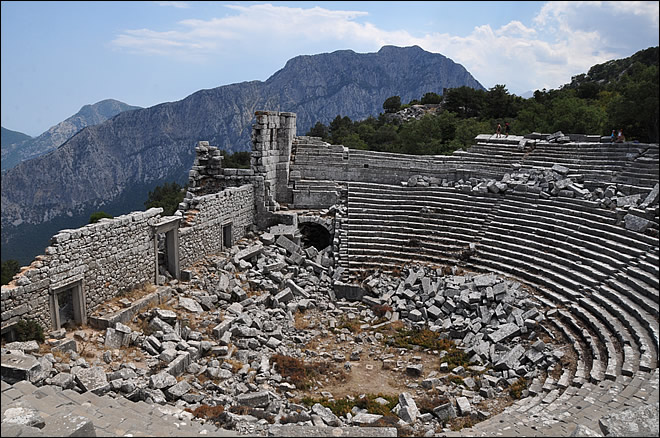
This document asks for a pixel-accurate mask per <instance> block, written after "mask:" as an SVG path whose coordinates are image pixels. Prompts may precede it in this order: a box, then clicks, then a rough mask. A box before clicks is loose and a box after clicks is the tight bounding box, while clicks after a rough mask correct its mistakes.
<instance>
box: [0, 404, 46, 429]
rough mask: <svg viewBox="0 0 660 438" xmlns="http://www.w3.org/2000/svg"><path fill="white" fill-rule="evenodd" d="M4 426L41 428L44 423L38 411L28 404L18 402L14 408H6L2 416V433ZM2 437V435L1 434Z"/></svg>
mask: <svg viewBox="0 0 660 438" xmlns="http://www.w3.org/2000/svg"><path fill="white" fill-rule="evenodd" d="M5 424H13V425H20V426H27V427H36V428H38V429H41V428H43V427H44V426H45V425H46V423H45V421H44V419H43V418H42V416H41V414H40V413H39V411H37V410H36V409H34V408H33V407H32V406H30V404H29V403H26V402H22V401H19V402H18V403H16V405H15V406H11V407H7V409H6V410H5V411H4V412H3V414H2V425H3V432H4V426H5ZM3 435H4V433H3Z"/></svg>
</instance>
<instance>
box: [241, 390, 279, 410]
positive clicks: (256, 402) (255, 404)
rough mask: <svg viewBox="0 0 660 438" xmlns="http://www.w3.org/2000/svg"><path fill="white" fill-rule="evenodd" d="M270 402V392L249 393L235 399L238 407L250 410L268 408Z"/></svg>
mask: <svg viewBox="0 0 660 438" xmlns="http://www.w3.org/2000/svg"><path fill="white" fill-rule="evenodd" d="M271 400H272V396H271V393H270V391H259V392H251V393H248V394H241V395H239V396H238V397H236V402H237V403H238V404H239V405H244V406H249V407H251V408H264V407H266V406H268V404H269V403H270V402H271Z"/></svg>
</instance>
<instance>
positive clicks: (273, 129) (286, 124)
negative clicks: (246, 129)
mask: <svg viewBox="0 0 660 438" xmlns="http://www.w3.org/2000/svg"><path fill="white" fill-rule="evenodd" d="M255 115H256V118H257V120H256V122H255V124H254V127H253V129H252V163H251V167H252V170H254V174H255V175H256V176H257V177H260V178H259V180H258V184H259V185H261V184H263V193H261V190H260V189H261V187H259V188H258V189H257V193H256V195H257V196H256V200H257V202H258V204H259V206H261V205H263V206H265V208H266V210H268V211H276V210H278V209H279V204H278V203H287V204H288V203H289V202H291V192H290V190H289V188H288V180H289V162H290V157H291V144H292V142H293V138H294V136H295V135H296V115H295V114H294V113H287V112H278V111H257V112H256V113H255ZM262 181H263V182H262ZM262 199H263V202H262Z"/></svg>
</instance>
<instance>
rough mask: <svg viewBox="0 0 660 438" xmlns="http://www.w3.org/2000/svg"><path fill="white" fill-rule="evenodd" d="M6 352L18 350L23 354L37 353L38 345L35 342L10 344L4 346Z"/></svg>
mask: <svg viewBox="0 0 660 438" xmlns="http://www.w3.org/2000/svg"><path fill="white" fill-rule="evenodd" d="M4 348H6V349H7V350H19V351H22V352H23V353H26V354H29V353H34V352H35V351H39V344H38V343H37V341H27V342H10V343H8V344H6V345H5V346H4Z"/></svg>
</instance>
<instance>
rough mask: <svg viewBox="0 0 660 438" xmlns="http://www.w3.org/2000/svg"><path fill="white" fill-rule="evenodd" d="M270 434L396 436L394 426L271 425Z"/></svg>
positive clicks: (296, 436)
mask: <svg viewBox="0 0 660 438" xmlns="http://www.w3.org/2000/svg"><path fill="white" fill-rule="evenodd" d="M269 433H270V435H272V436H278V437H279V436H281V437H292V438H304V437H353V438H371V437H374V438H375V437H383V438H386V437H396V436H397V430H396V428H394V427H327V426H325V427H324V426H299V425H289V424H286V425H273V426H271V427H270V428H269Z"/></svg>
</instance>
